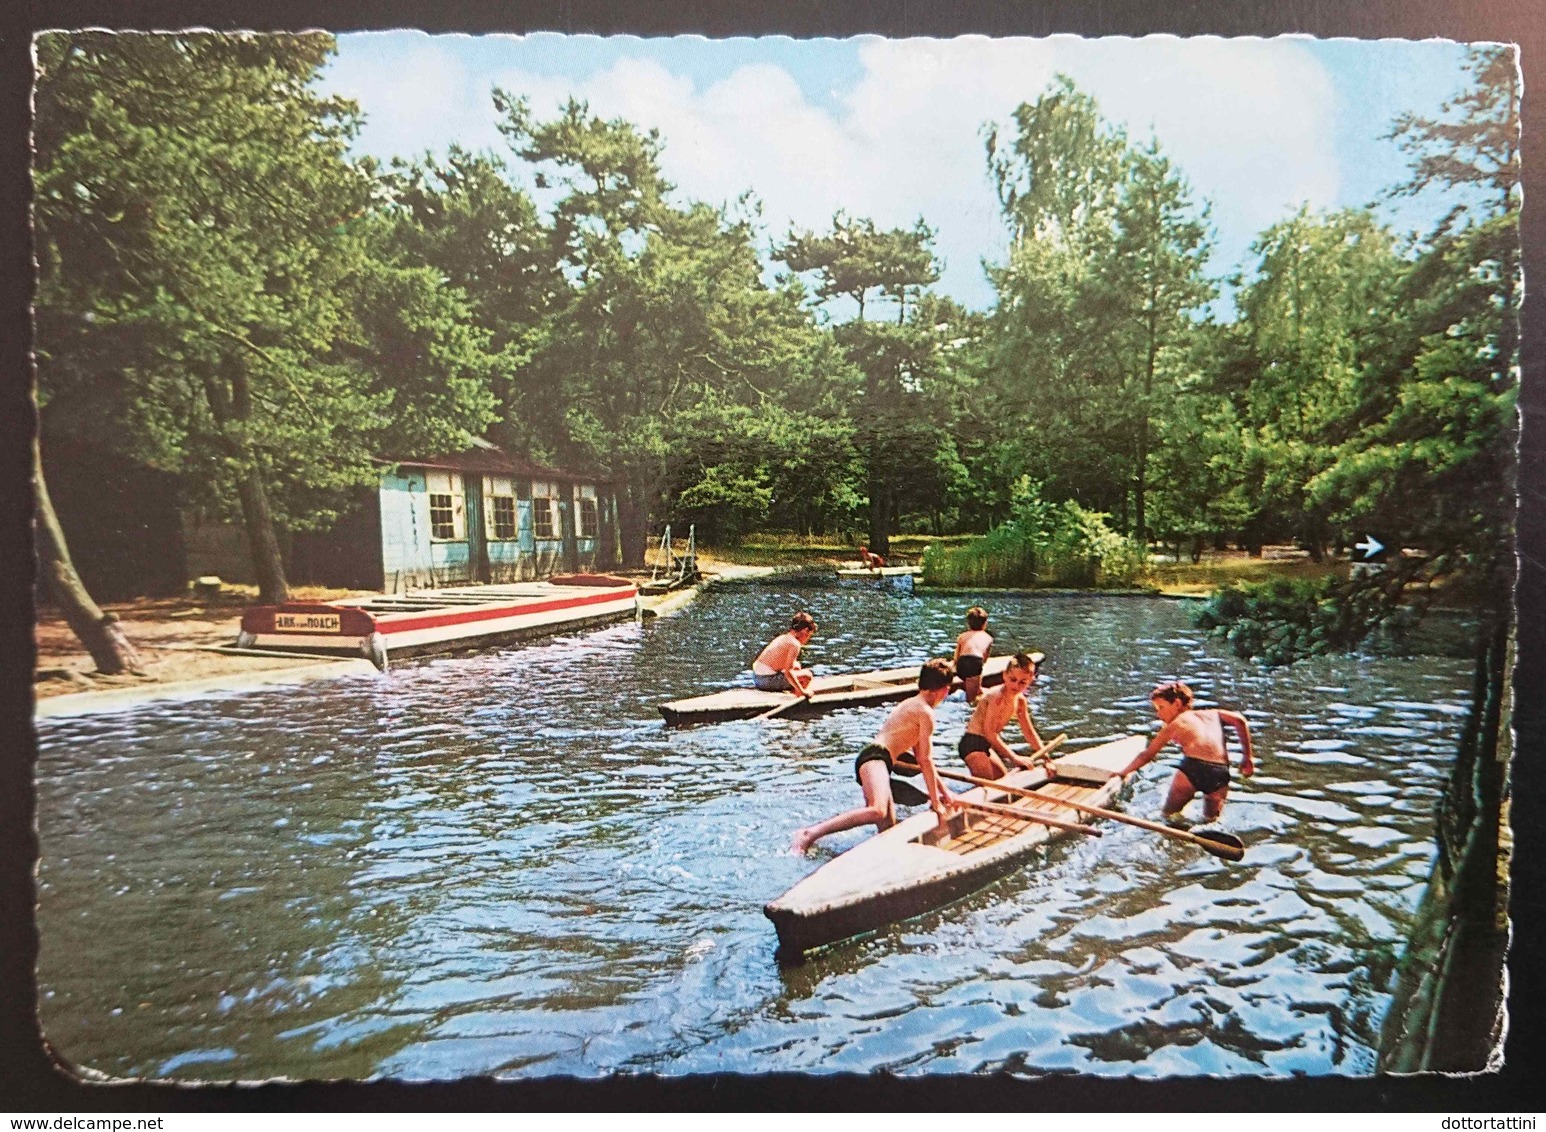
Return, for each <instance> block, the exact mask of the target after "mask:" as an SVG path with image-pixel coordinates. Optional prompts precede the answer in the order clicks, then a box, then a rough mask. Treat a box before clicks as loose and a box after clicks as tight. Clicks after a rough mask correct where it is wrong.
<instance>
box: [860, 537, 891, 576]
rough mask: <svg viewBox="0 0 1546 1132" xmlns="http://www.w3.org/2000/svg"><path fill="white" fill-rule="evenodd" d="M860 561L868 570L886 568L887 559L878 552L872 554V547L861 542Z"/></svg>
mask: <svg viewBox="0 0 1546 1132" xmlns="http://www.w3.org/2000/svg"><path fill="white" fill-rule="evenodd" d="M859 563H860V565H862V566H863V567H864V568H865V569H866V570H881V569H884V568H885V565H886V560H885V559H884V558H882V557H881V556H880V555H878V554H871V553H870V548H869V547H867V546H865V545H864V544H863V543H862V542H861V543H860V544H859Z"/></svg>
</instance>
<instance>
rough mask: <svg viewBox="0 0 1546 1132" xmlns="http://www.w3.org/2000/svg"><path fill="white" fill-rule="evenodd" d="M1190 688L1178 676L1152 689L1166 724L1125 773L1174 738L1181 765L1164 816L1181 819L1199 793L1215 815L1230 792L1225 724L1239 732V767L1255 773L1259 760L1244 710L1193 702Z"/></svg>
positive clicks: (1205, 810)
mask: <svg viewBox="0 0 1546 1132" xmlns="http://www.w3.org/2000/svg"><path fill="white" fill-rule="evenodd" d="M1192 699H1193V695H1192V690H1191V689H1190V688H1188V687H1187V686H1186V685H1185V684H1183V683H1181V682H1180V681H1179V680H1175V681H1172V682H1170V683H1168V684H1161V685H1160V686H1159V687H1158V688H1155V689H1154V691H1153V692H1151V693H1150V694H1149V700H1150V702H1152V703H1153V704H1154V714H1156V715H1158V716H1159V717H1160V721H1161V723H1163V724H1164V726H1162V727H1161V728H1160V730H1159V734H1158V735H1156V736H1154V738H1153V739H1151V740H1150V741H1149V745H1148V746H1147V747H1145V748H1144V749H1143V753H1142V754H1141V755H1139V756H1138V757H1137V758H1136V759H1134V760H1133V761H1132V762H1130V763H1129V764H1128V765H1127V767H1126V769H1125V770H1123V771H1122V776H1123V777H1126V776H1127V775H1129V774H1132V773H1133V772H1134V771H1135V770H1137V769H1138V768H1139V767H1141V766H1144V765H1145V764H1147V763H1148V762H1149V761H1150V760H1152V759H1153V758H1154V756H1155V755H1157V754H1159V753H1160V751H1161V750H1163V749H1164V747H1165V744H1167V743H1174V744H1176V746H1178V747H1180V748H1181V767H1180V769H1179V770H1177V771H1176V776H1175V778H1173V779H1171V781H1170V793H1169V794H1168V795H1166V797H1165V811H1164V817H1165V820H1166V821H1168V822H1172V823H1179V822H1180V821H1181V811H1182V809H1184V808H1185V807H1186V804H1187V803H1188V802H1190V801H1191V800H1192V796H1193V795H1195V794H1201V795H1202V796H1203V816H1204V817H1205V818H1206V819H1207V820H1208V821H1217V820H1218V817H1219V815H1220V814H1222V813H1223V812H1224V800H1225V799H1226V798H1227V797H1228V796H1229V749H1228V747H1227V746H1226V745H1225V743H1224V728H1225V726H1226V725H1227V726H1229V727H1233V728H1234V729H1235V734H1237V735H1239V736H1240V749H1241V751H1242V752H1243V754H1242V755H1241V758H1240V773H1241V774H1243V775H1246V776H1250V775H1252V774H1255V773H1256V763H1255V760H1254V759H1253V757H1252V754H1251V727H1250V724H1248V723H1247V722H1246V719H1245V716H1243V715H1240V714H1238V713H1236V712H1232V711H1224V710H1222V709H1219V708H1201V709H1197V708H1193V707H1192Z"/></svg>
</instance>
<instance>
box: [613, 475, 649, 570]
mask: <svg viewBox="0 0 1546 1132" xmlns="http://www.w3.org/2000/svg"><path fill="white" fill-rule="evenodd" d="M641 495H642V492H640V490H639V489H638V487H636V486H635V485H634V484H631V483H625V484H624V485H623V490H622V491H621V492H619V493H618V497H617V527H618V533H619V535H620V536H621V538H622V542H623V569H625V570H642V569H644V548H645V545H646V543H648V542H649V531H648V530H647V529H646V527H645V524H646V522H647V517H646V516H645V514H644V507H643V504H642V503H641V502H640V497H641Z"/></svg>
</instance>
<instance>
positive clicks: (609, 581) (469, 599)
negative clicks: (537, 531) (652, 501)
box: [236, 574, 639, 669]
mask: <svg viewBox="0 0 1546 1132" xmlns="http://www.w3.org/2000/svg"><path fill="white" fill-rule="evenodd" d="M638 602H639V591H638V587H637V586H635V585H634V583H633V582H631V581H629V580H628V579H627V578H614V577H612V576H610V575H607V574H562V575H555V576H554V577H551V578H548V579H547V580H545V581H540V582H519V583H515V584H513V585H503V586H459V587H456V588H453V589H443V590H418V591H415V592H412V593H408V594H405V595H393V594H383V595H376V596H371V597H363V598H346V599H344V600H341V601H330V602H314V601H297V602H286V603H285V604H284V605H257V606H253V607H252V608H250V609H248V610H247V612H246V613H244V614H243V615H242V627H241V633H240V635H239V636H238V637H237V639H236V643H237V645H238V646H239V647H241V648H255V649H279V650H282V651H286V652H313V653H322V654H344V655H348V656H365V657H368V658H369V659H370V660H372V661H374V662H375V663H376V667H378V668H381V669H385V668H386V666H387V658H388V656H389V655H390V656H409V655H415V654H419V653H427V652H448V651H452V650H455V649H465V648H477V647H481V646H484V645H489V644H495V643H498V642H503V641H516V640H526V639H529V638H532V637H540V636H550V635H552V634H554V633H562V632H568V631H570V630H573V629H580V628H584V627H587V626H590V625H600V624H605V623H607V622H610V621H619V620H623V619H625V618H629V617H633V616H634V615H635V612H636V611H637V608H638Z"/></svg>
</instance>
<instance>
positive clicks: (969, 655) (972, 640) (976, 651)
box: [952, 605, 993, 704]
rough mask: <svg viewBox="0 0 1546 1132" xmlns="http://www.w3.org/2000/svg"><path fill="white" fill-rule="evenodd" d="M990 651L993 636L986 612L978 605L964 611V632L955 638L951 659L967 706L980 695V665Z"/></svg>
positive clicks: (973, 702) (974, 701)
mask: <svg viewBox="0 0 1546 1132" xmlns="http://www.w3.org/2000/svg"><path fill="white" fill-rule="evenodd" d="M992 649H993V634H992V633H990V632H988V611H987V610H986V609H984V608H983V607H982V606H980V605H974V606H972V607H971V608H970V609H968V610H967V611H966V632H964V633H962V634H961V635H960V636H959V637H957V638H956V654H955V656H954V657H953V658H952V660H953V662H954V664H955V666H956V675H957V676H959V677H960V678H961V687H962V688H963V689H964V690H965V691H966V702H967V703H969V704H975V703H976V702H977V697H978V696H980V695H982V665H983V662H984V661H985V660H987V659H988V653H989V652H990V651H992Z"/></svg>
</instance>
